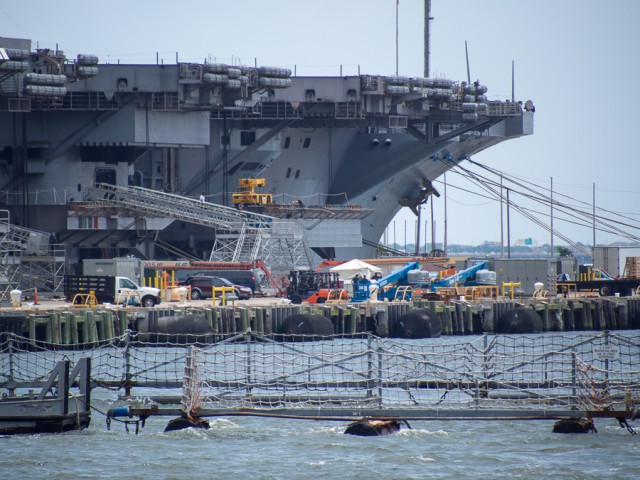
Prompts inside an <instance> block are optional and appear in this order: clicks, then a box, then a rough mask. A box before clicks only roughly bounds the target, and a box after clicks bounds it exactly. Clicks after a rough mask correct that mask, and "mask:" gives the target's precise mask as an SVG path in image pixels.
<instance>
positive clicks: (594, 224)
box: [591, 182, 596, 256]
mask: <svg viewBox="0 0 640 480" xmlns="http://www.w3.org/2000/svg"><path fill="white" fill-rule="evenodd" d="M595 249H596V184H595V182H594V183H593V248H592V249H591V255H592V256H593V255H595Z"/></svg>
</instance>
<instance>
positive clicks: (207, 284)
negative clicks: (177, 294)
mask: <svg viewBox="0 0 640 480" xmlns="http://www.w3.org/2000/svg"><path fill="white" fill-rule="evenodd" d="M180 286H190V287H191V299H192V300H199V299H201V298H211V295H212V290H211V288H212V287H233V291H234V292H235V295H236V297H238V298H239V299H240V300H245V299H247V298H251V294H252V292H251V289H250V288H248V287H243V286H242V285H234V284H233V283H231V282H230V281H229V280H227V279H226V278H221V277H205V276H200V275H198V276H197V277H189V278H187V279H186V280H185V281H184V282H180Z"/></svg>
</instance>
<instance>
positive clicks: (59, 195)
mask: <svg viewBox="0 0 640 480" xmlns="http://www.w3.org/2000/svg"><path fill="white" fill-rule="evenodd" d="M74 194H76V192H75V190H73V191H72V190H67V189H62V190H61V189H56V188H49V189H44V190H30V191H29V192H27V193H26V198H25V193H24V192H19V191H15V190H14V191H10V190H4V191H1V192H0V197H2V198H4V199H5V204H6V205H25V204H26V205H34V206H35V205H66V204H67V201H69V200H72V199H73V198H74ZM78 195H80V194H78Z"/></svg>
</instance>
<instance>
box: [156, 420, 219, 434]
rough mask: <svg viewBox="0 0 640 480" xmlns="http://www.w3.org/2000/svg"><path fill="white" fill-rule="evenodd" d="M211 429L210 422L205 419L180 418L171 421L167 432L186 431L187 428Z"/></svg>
mask: <svg viewBox="0 0 640 480" xmlns="http://www.w3.org/2000/svg"><path fill="white" fill-rule="evenodd" d="M209 427H210V425H209V422H208V421H207V420H205V419H204V418H199V417H178V418H174V419H172V420H169V423H168V424H167V426H166V428H165V429H164V431H165V432H173V431H174V430H184V429H185V428H200V429H203V430H208V429H209Z"/></svg>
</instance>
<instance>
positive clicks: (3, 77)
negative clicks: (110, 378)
mask: <svg viewBox="0 0 640 480" xmlns="http://www.w3.org/2000/svg"><path fill="white" fill-rule="evenodd" d="M0 47H2V49H3V50H0V51H1V52H2V55H0V123H1V124H2V126H3V128H2V129H0V201H2V203H3V204H4V205H5V207H4V208H6V209H7V210H9V211H10V213H11V219H12V222H15V223H16V224H19V225H21V226H23V227H29V228H35V229H38V230H42V231H45V232H53V233H55V234H56V236H57V240H58V241H59V242H63V243H65V244H66V245H67V247H68V252H69V253H70V254H71V255H72V258H74V257H75V258H81V257H83V256H85V255H88V254H95V252H96V251H102V252H106V251H109V249H115V250H117V252H115V251H113V252H110V254H111V255H112V254H114V253H120V254H121V253H123V252H126V251H127V250H131V251H135V252H136V254H138V255H141V256H143V257H147V258H154V257H156V258H157V257H162V256H165V255H179V252H188V253H189V254H191V255H193V256H195V257H197V258H200V259H208V258H210V253H211V248H212V245H213V243H214V242H215V235H216V234H215V231H212V229H211V228H210V227H208V226H203V225H200V224H199V222H197V221H194V222H188V221H184V220H175V219H174V218H172V217H171V216H170V214H169V213H170V212H167V215H166V216H162V215H159V214H155V215H153V216H149V214H148V213H144V212H140V213H139V215H136V213H135V212H133V213H132V211H131V210H130V211H128V212H126V215H125V214H124V213H123V214H121V215H119V214H118V213H117V212H114V211H113V210H109V211H107V210H105V211H104V212H97V213H96V212H94V213H93V214H90V215H89V214H87V215H78V212H77V209H75V210H73V209H70V208H69V205H73V204H74V203H75V202H77V201H82V200H85V196H86V192H87V190H88V189H90V187H92V186H93V185H95V184H111V185H116V186H119V187H126V186H139V187H144V188H145V189H151V190H156V191H158V192H166V193H170V194H174V195H181V196H187V197H190V198H195V199H197V198H198V197H199V196H201V195H203V196H204V198H205V200H206V202H209V203H216V204H221V205H229V206H231V205H232V202H231V195H232V194H233V191H234V186H235V185H236V184H237V182H238V180H239V179H240V178H264V179H265V188H264V189H263V191H264V193H269V194H271V195H272V198H273V202H274V204H280V205H289V204H291V205H295V204H298V203H299V204H304V205H305V206H315V207H317V208H316V209H315V210H314V211H315V212H316V214H315V215H314V216H309V218H306V217H305V215H304V214H298V215H297V217H298V221H299V223H300V224H301V225H302V226H303V227H304V228H305V231H306V232H307V239H308V243H309V246H310V247H311V248H312V249H313V250H314V251H315V252H316V254H318V255H319V256H320V257H324V258H351V257H355V256H364V257H370V256H372V255H373V249H374V248H375V247H374V245H375V244H376V243H377V242H378V241H379V240H380V238H381V236H382V234H383V232H384V230H385V228H386V227H387V225H388V223H389V221H390V220H391V219H392V218H393V217H394V215H395V214H396V213H397V212H398V211H399V209H400V208H402V205H405V206H407V205H408V206H411V204H412V203H413V202H415V204H418V203H419V202H421V201H423V200H424V185H425V184H429V182H430V181H432V180H434V179H436V178H438V177H439V176H440V175H441V174H442V173H444V172H445V171H447V170H448V169H449V168H452V167H453V166H455V165H457V164H458V163H459V162H461V161H463V160H464V159H466V158H467V157H469V156H471V155H473V154H475V153H477V152H479V151H481V150H484V149H486V148H489V147H491V146H492V145H495V144H497V143H499V142H502V141H504V140H508V139H511V138H517V137H519V136H522V135H528V134H531V133H533V112H532V111H530V110H531V109H523V108H522V105H521V104H520V103H518V102H513V101H510V102H502V101H488V100H487V97H486V95H485V94H486V91H487V88H486V87H485V86H483V85H482V84H481V83H480V82H474V83H469V82H453V81H451V80H448V79H445V78H408V77H402V76H397V75H394V76H380V75H356V76H345V77H343V76H340V77H298V76H292V72H291V71H290V70H289V69H287V68H280V67H259V66H255V67H246V66H236V65H221V64H210V63H202V64H196V63H176V64H174V65H168V64H161V65H126V64H100V63H99V60H98V59H97V58H96V57H95V56H93V55H79V56H78V57H77V58H75V59H67V58H66V57H65V56H64V53H63V52H60V51H50V50H35V51H34V50H33V49H32V48H31V42H30V41H29V40H24V39H8V38H0ZM325 205H330V206H331V205H332V206H339V207H349V206H352V205H353V206H355V205H357V206H358V209H361V210H359V211H358V212H357V213H356V214H352V215H346V216H342V217H341V218H334V216H333V215H332V214H327V215H324V216H322V215H321V216H320V217H319V216H318V215H317V212H318V211H319V210H318V208H320V209H321V208H322V207H323V206H325ZM71 210H73V211H71ZM159 247H160V248H159ZM90 251H91V252H90Z"/></svg>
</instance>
